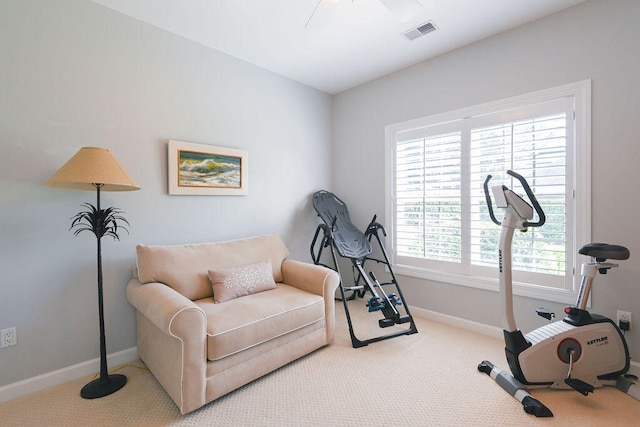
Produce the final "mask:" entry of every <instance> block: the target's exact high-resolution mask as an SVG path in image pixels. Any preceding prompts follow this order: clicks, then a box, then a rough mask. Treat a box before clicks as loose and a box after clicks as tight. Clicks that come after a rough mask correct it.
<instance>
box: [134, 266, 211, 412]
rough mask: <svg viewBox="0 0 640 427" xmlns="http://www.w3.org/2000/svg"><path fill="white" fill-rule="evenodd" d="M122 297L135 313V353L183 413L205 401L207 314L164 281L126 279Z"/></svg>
mask: <svg viewBox="0 0 640 427" xmlns="http://www.w3.org/2000/svg"><path fill="white" fill-rule="evenodd" d="M127 298H128V299H129V302H130V303H131V305H133V306H134V307H135V308H136V310H137V312H138V316H140V317H139V318H138V338H137V341H138V354H139V355H140V357H141V358H142V359H143V361H144V362H145V364H146V365H147V367H148V368H149V369H150V370H151V372H153V375H154V376H155V377H156V378H157V379H158V381H159V382H160V384H162V386H163V388H164V389H165V390H166V391H167V393H168V394H169V396H171V398H172V399H173V400H174V401H175V402H176V404H177V405H178V407H179V408H180V411H181V412H182V413H183V414H184V413H187V412H190V411H192V410H194V409H196V408H199V407H200V406H202V405H204V404H205V403H206V396H205V390H206V369H207V355H206V340H207V333H206V331H207V330H206V327H207V318H206V315H205V313H204V311H202V309H201V308H200V307H198V306H197V305H196V304H194V303H193V301H191V300H189V299H188V298H186V297H184V296H183V295H181V294H180V293H178V292H176V291H175V290H173V289H172V288H170V287H169V286H166V285H165V284H163V283H157V282H151V283H144V284H143V283H141V282H140V281H139V280H137V279H131V280H130V281H129V284H128V285H127Z"/></svg>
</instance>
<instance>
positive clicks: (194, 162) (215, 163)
mask: <svg viewBox="0 0 640 427" xmlns="http://www.w3.org/2000/svg"><path fill="white" fill-rule="evenodd" d="M168 148H169V152H168V160H169V164H168V166H169V170H168V181H169V194H172V195H246V194H248V187H247V178H248V172H247V171H248V167H249V166H248V162H249V158H248V153H247V152H246V151H244V150H239V149H237V148H228V147H217V146H213V145H206V144H196V143H192V142H184V141H174V140H170V141H169V147H168Z"/></svg>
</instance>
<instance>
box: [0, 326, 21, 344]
mask: <svg viewBox="0 0 640 427" xmlns="http://www.w3.org/2000/svg"><path fill="white" fill-rule="evenodd" d="M16 344H18V332H17V330H16V328H15V327H14V328H7V329H3V330H1V331H0V348H5V347H11V346H12V345H16Z"/></svg>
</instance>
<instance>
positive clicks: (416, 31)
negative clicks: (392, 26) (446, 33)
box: [402, 21, 436, 40]
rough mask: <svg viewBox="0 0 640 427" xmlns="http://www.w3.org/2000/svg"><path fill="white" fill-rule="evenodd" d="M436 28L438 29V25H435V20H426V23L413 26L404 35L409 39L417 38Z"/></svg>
mask: <svg viewBox="0 0 640 427" xmlns="http://www.w3.org/2000/svg"><path fill="white" fill-rule="evenodd" d="M435 30H436V26H435V25H433V22H431V21H429V22H425V23H424V24H420V25H418V26H417V27H415V28H412V29H410V30H408V31H405V32H404V33H402V35H403V36H405V38H406V39H407V40H415V39H417V38H418V37H420V36H424V35H425V34H427V33H430V32H431V31H435Z"/></svg>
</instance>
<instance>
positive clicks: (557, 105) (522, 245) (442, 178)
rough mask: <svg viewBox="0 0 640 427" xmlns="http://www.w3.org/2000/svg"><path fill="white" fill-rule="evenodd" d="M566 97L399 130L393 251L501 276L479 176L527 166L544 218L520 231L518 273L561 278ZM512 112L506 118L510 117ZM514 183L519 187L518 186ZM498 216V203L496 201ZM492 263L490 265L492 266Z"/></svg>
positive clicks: (412, 259) (553, 280)
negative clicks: (540, 224) (539, 224)
mask: <svg viewBox="0 0 640 427" xmlns="http://www.w3.org/2000/svg"><path fill="white" fill-rule="evenodd" d="M566 110H567V102H566V100H565V99H564V98H562V99H558V100H554V101H548V102H544V103H540V104H534V105H529V106H526V107H520V108H517V109H512V110H507V111H500V112H496V113H491V114H486V115H481V116H475V117H469V118H465V119H462V120H457V121H453V122H448V123H444V124H438V125H433V126H427V127H423V128H420V129H414V130H410V131H404V132H399V133H398V134H397V135H396V142H395V165H394V167H395V180H394V184H395V192H394V194H395V218H394V220H395V224H394V225H395V253H396V256H397V257H398V259H399V260H400V262H402V263H403V264H405V265H415V266H426V267H427V268H438V267H437V265H442V263H447V267H446V268H447V270H448V271H454V272H458V273H463V274H473V275H476V276H482V277H493V276H495V266H496V265H497V263H498V260H497V253H498V251H497V248H498V240H499V235H500V227H498V226H496V225H495V224H493V222H491V220H490V218H489V215H488V211H487V206H486V202H485V196H484V191H483V187H482V185H483V183H484V180H485V178H486V176H487V175H488V174H491V175H492V176H493V178H492V180H491V183H490V185H491V186H493V185H501V184H505V185H507V186H509V187H510V188H513V189H514V191H516V192H518V193H520V194H524V191H523V189H521V188H520V187H519V182H518V181H517V180H513V179H512V178H511V177H510V176H509V175H507V174H506V171H507V170H508V169H512V170H514V171H516V172H518V173H520V174H521V175H523V176H525V177H526V178H527V180H528V181H529V184H530V185H531V188H532V190H533V192H534V194H536V196H537V198H538V201H539V202H540V204H541V206H542V208H543V210H544V211H545V213H546V215H547V222H546V224H545V225H544V228H532V229H530V230H529V231H528V232H527V233H516V236H515V238H514V243H513V268H514V280H518V281H523V282H524V283H535V282H536V280H537V281H538V282H539V281H540V280H539V279H540V276H538V278H537V279H536V277H535V275H540V274H543V275H545V278H544V283H545V286H551V287H559V288H562V287H563V286H564V275H565V274H566V266H567V264H566V262H565V260H566V257H567V253H566V249H565V241H566V239H567V227H566V215H567V206H568V205H569V203H568V200H567V193H568V191H567V188H566V184H565V183H566V180H567V174H568V173H569V172H568V166H567V161H566V158H567V135H566V133H567V123H566V122H567V111H566ZM507 118H508V120H507ZM514 186H515V187H514ZM496 216H497V218H498V219H501V217H502V212H501V210H499V209H496ZM492 269H493V270H492Z"/></svg>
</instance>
